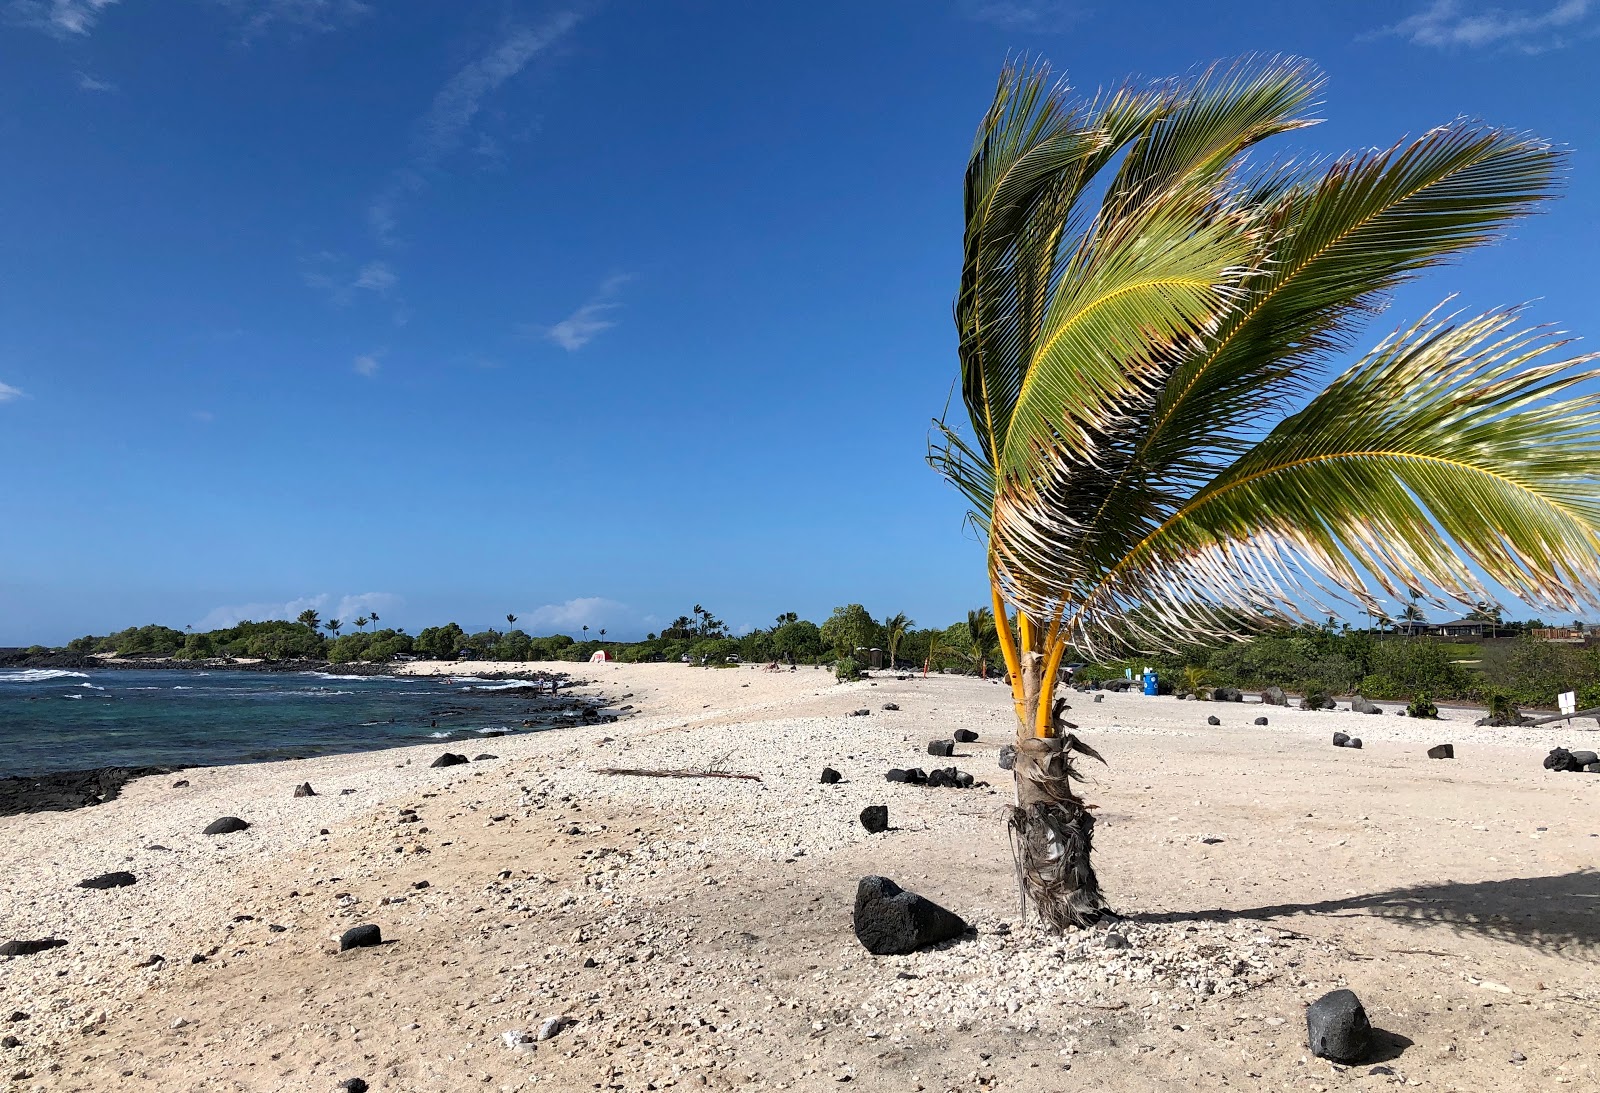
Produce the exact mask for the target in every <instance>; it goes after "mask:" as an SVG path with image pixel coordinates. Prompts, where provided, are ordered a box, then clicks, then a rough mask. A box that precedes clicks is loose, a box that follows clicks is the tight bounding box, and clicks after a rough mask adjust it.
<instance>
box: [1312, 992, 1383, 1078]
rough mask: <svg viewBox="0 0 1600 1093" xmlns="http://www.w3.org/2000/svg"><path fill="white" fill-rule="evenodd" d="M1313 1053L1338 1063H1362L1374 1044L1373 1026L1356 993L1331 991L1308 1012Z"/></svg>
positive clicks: (1314, 1003)
mask: <svg viewBox="0 0 1600 1093" xmlns="http://www.w3.org/2000/svg"><path fill="white" fill-rule="evenodd" d="M1306 1039H1307V1042H1308V1043H1309V1044H1310V1047H1311V1053H1312V1054H1313V1055H1319V1056H1321V1057H1322V1058H1324V1059H1332V1060H1333V1061H1334V1062H1336V1063H1345V1064H1353V1063H1359V1062H1361V1060H1363V1059H1365V1058H1366V1057H1367V1051H1368V1049H1369V1048H1370V1047H1371V1043H1372V1023H1371V1022H1370V1021H1368V1020H1367V1011H1366V1010H1365V1009H1364V1008H1363V1007H1362V1005H1361V999H1359V998H1357V997H1356V994H1355V992H1354V991H1350V990H1337V991H1329V992H1328V993H1327V994H1325V995H1323V996H1322V997H1321V998H1319V999H1317V1000H1316V1001H1315V1002H1313V1003H1311V1005H1310V1006H1309V1007H1307V1009H1306Z"/></svg>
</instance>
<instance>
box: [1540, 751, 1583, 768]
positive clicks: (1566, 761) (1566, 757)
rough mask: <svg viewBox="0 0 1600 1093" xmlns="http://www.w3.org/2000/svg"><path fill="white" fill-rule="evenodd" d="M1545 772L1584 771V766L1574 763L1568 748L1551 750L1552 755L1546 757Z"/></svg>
mask: <svg viewBox="0 0 1600 1093" xmlns="http://www.w3.org/2000/svg"><path fill="white" fill-rule="evenodd" d="M1544 769H1545V770H1582V769H1583V765H1582V764H1580V763H1575V762H1573V761H1572V753H1571V752H1570V751H1568V750H1567V749H1566V748H1551V749H1550V754H1549V755H1547V756H1545V757H1544Z"/></svg>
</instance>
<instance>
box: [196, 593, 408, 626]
mask: <svg viewBox="0 0 1600 1093" xmlns="http://www.w3.org/2000/svg"><path fill="white" fill-rule="evenodd" d="M333 602H334V597H332V596H330V595H328V594H327V593H326V592H323V593H320V594H319V595H316V596H301V597H299V598H298V599H293V600H290V601H289V602H287V603H239V604H229V605H226V606H223V607H217V608H213V609H212V610H211V611H210V612H209V613H208V614H207V615H206V616H205V617H204V618H202V619H200V620H199V621H198V622H196V623H195V624H194V628H195V629H196V630H222V629H226V628H227V627H229V626H237V625H238V624H239V623H241V622H244V621H246V620H249V621H251V622H267V621H269V620H272V619H293V618H295V617H296V616H298V615H299V614H300V612H302V611H308V610H309V611H315V612H317V613H318V614H320V615H321V616H322V617H323V619H324V621H326V620H327V619H340V620H342V621H343V622H345V623H346V624H348V623H349V622H350V621H351V620H352V619H354V618H355V617H356V616H357V615H366V614H370V613H371V612H372V611H374V610H376V611H378V612H379V614H382V613H383V612H386V611H389V610H391V609H396V608H400V607H402V606H404V605H405V600H404V599H402V598H401V597H399V596H396V595H395V594H394V593H392V592H362V593H360V594H359V595H353V596H341V597H339V599H338V606H337V607H335V608H333V609H332V610H329V607H328V605H329V604H331V603H333Z"/></svg>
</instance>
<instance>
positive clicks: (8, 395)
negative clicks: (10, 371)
mask: <svg viewBox="0 0 1600 1093" xmlns="http://www.w3.org/2000/svg"><path fill="white" fill-rule="evenodd" d="M21 397H22V388H20V387H13V386H11V385H10V384H9V383H0V402H11V401H13V400H14V399H19V398H21Z"/></svg>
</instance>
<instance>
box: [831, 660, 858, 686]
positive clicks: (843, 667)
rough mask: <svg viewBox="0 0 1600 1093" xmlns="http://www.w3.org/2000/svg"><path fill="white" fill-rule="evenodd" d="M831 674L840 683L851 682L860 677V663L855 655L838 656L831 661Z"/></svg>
mask: <svg viewBox="0 0 1600 1093" xmlns="http://www.w3.org/2000/svg"><path fill="white" fill-rule="evenodd" d="M833 675H834V678H835V679H837V680H838V681H839V682H840V683H851V682H854V681H855V680H858V679H860V678H861V665H859V664H857V663H856V658H855V657H840V658H839V659H838V660H836V661H834V662H833Z"/></svg>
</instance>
